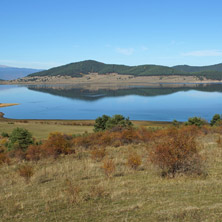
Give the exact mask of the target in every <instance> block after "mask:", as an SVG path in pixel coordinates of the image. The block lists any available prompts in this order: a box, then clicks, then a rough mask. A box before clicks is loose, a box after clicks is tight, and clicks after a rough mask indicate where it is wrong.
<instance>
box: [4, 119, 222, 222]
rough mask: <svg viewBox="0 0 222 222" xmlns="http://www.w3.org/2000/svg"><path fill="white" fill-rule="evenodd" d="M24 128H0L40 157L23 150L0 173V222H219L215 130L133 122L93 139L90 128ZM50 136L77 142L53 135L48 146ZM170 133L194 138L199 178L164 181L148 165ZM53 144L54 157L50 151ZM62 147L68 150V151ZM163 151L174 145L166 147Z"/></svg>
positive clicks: (219, 149) (220, 184) (219, 158)
mask: <svg viewBox="0 0 222 222" xmlns="http://www.w3.org/2000/svg"><path fill="white" fill-rule="evenodd" d="M27 121H28V122H22V121H21V120H4V121H1V122H0V124H1V128H0V131H1V132H3V131H4V132H9V133H10V132H11V131H12V130H13V128H16V127H22V128H27V129H28V130H30V131H31V132H32V134H33V136H35V137H36V138H38V139H37V141H38V140H39V139H41V140H42V144H41V145H36V147H41V148H40V150H38V148H36V147H35V148H33V147H32V148H28V151H27V153H26V154H28V155H26V157H24V156H22V155H20V154H17V155H14V156H13V155H12V157H11V156H10V159H9V161H5V160H4V161H2V164H1V165H0V184H1V186H0V193H1V195H0V215H1V220H2V221H22V222H24V221H178V222H179V221H211V222H212V221H220V220H221V217H222V204H221V193H222V138H221V127H220V126H218V127H211V126H203V127H193V126H191V127H190V126H186V127H184V126H176V127H173V126H172V123H158V122H156V123H155V122H154V123H153V122H145V121H141V122H134V126H135V129H133V130H123V131H118V130H117V131H115V130H114V131H110V132H98V133H92V131H93V124H94V122H93V121H35V120H27ZM141 126H142V127H141ZM43 129H44V131H43V132H40V131H42V130H43ZM55 131H60V132H62V133H69V134H74V133H77V134H80V135H79V136H75V137H69V136H68V135H64V134H61V133H57V134H56V133H54V134H51V139H50V136H49V138H48V139H47V136H48V132H55ZM86 131H87V132H86ZM177 132H179V134H178V133H177ZM172 133H174V134H175V135H178V136H182V135H183V136H185V138H188V139H187V140H189V138H190V137H192V136H194V137H192V138H193V139H195V144H196V145H197V151H198V155H200V156H201V162H202V165H201V173H200V174H199V173H198V174H196V173H190V172H188V173H180V172H179V173H177V174H175V175H172V174H169V175H168V176H163V174H162V169H161V168H159V167H158V164H155V163H153V162H152V160H151V158H150V157H151V156H152V155H151V154H152V151H153V150H154V149H155V147H156V144H162V143H164V142H166V141H167V138H170V136H173V135H172ZM53 135H54V136H53ZM186 136H188V137H186ZM62 138H63V139H64V138H65V140H59V139H62ZM98 138H99V139H98ZM161 138H163V140H164V141H161ZM179 138H183V137H179ZM57 139H58V141H60V146H58V147H59V150H58V149H57V148H58V147H57V148H55V146H54V145H55V143H56V141H57ZM3 140H4V138H1V142H2V141H3ZM174 140H177V139H176V137H175V138H174ZM61 141H63V142H67V141H69V142H70V141H71V143H72V145H70V148H68V150H67V149H66V148H67V147H66V146H63V145H64V144H66V143H63V142H61ZM181 141H182V140H181ZM159 142H160V143H159ZM191 142H192V143H189V144H193V142H194V140H192V141H191ZM183 143H186V142H185V141H183ZM169 144H171V146H173V145H174V143H172V141H171V140H170V141H169ZM1 145H2V147H3V142H2V143H1ZM180 145H181V146H182V147H183V144H180ZM62 148H64V149H62ZM56 149H57V150H56ZM33 150H36V152H32V151H33ZM55 150H56V153H55ZM37 151H39V152H37ZM58 151H59V152H58ZM43 154H44V155H43ZM46 154H47V155H46Z"/></svg>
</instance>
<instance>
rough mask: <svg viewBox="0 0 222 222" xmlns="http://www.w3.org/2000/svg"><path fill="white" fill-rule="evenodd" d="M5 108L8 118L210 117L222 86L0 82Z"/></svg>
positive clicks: (218, 107) (219, 109)
mask: <svg viewBox="0 0 222 222" xmlns="http://www.w3.org/2000/svg"><path fill="white" fill-rule="evenodd" d="M0 102H1V103H19V104H20V105H18V106H12V107H5V108H1V109H0V112H3V113H5V117H7V118H16V119H95V118H97V117H98V116H101V115H103V114H106V115H114V114H122V115H124V116H126V117H129V118H130V119H131V120H155V121H172V120H174V119H176V120H178V121H186V120H187V119H188V118H189V117H193V116H199V117H202V118H204V119H206V120H208V121H209V120H210V119H211V118H212V116H213V115H214V114H215V113H219V114H221V113H222V84H154V85H150V86H124V87H123V86H115V87H111V86H110V87H109V86H108V87H95V86H94V87H93V86H91V85H85V86H83V87H74V86H71V85H32V86H13V85H0Z"/></svg>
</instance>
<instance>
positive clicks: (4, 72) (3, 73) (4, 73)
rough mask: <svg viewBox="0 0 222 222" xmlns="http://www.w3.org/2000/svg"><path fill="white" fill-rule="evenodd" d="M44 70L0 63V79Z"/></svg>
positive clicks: (13, 77) (23, 75) (10, 78)
mask: <svg viewBox="0 0 222 222" xmlns="http://www.w3.org/2000/svg"><path fill="white" fill-rule="evenodd" d="M39 71H42V70H40V69H29V68H16V67H8V66H4V65H0V79H2V80H12V79H18V78H22V77H25V76H27V75H29V74H31V73H36V72H39Z"/></svg>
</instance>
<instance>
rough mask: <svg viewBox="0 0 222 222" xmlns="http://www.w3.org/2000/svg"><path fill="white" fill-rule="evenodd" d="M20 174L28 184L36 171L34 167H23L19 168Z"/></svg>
mask: <svg viewBox="0 0 222 222" xmlns="http://www.w3.org/2000/svg"><path fill="white" fill-rule="evenodd" d="M18 173H19V175H20V176H21V177H23V178H24V179H25V181H26V182H27V183H28V182H29V181H30V179H31V177H32V176H33V174H34V170H33V167H32V166H29V165H22V166H20V167H19V168H18Z"/></svg>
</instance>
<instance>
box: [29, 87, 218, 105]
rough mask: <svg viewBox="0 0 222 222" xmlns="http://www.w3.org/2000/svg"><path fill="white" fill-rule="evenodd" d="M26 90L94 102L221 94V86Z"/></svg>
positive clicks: (41, 88) (33, 88) (47, 88)
mask: <svg viewBox="0 0 222 222" xmlns="http://www.w3.org/2000/svg"><path fill="white" fill-rule="evenodd" d="M88 88H90V87H88ZM28 89H30V90H34V91H39V92H44V93H49V94H52V95H57V96H62V97H66V98H72V99H79V100H86V101H95V100H98V99H101V98H104V97H118V96H127V95H139V96H160V95H168V94H172V93H175V92H179V91H188V90H197V91H205V92H222V84H156V85H150V86H125V87H119V88H118V87H115V89H113V88H100V89H87V87H86V86H85V87H83V88H77V87H76V86H70V85H67V86H64V85H63V86H62V85H32V86H28Z"/></svg>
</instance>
